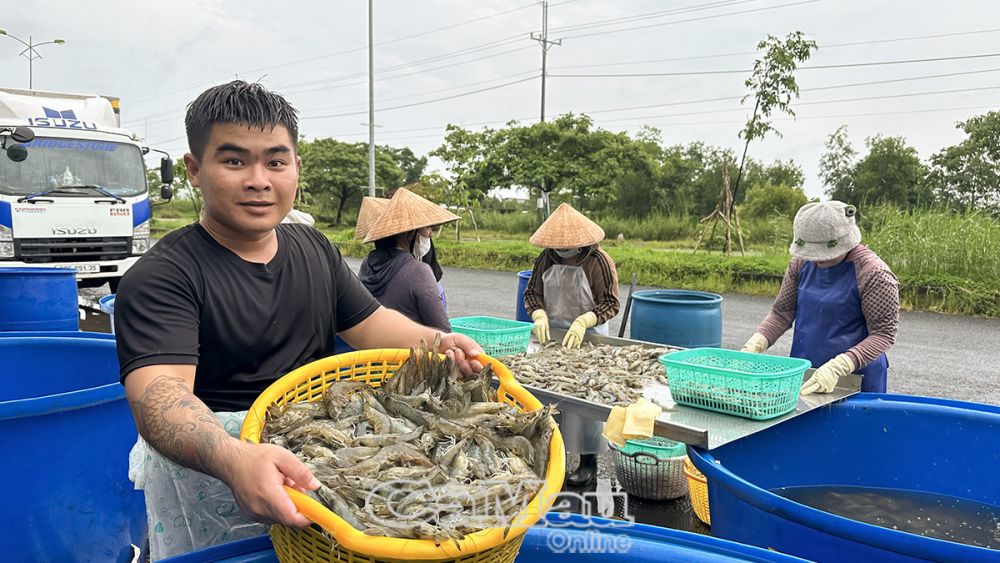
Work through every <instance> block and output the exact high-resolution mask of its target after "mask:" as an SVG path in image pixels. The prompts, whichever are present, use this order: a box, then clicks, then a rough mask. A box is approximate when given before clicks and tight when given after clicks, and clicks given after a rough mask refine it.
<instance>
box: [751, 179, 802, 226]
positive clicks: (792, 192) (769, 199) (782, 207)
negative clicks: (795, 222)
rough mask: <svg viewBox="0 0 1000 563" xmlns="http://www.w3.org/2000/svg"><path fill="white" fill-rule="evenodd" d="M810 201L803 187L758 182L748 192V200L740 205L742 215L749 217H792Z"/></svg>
mask: <svg viewBox="0 0 1000 563" xmlns="http://www.w3.org/2000/svg"><path fill="white" fill-rule="evenodd" d="M808 201H809V199H808V198H806V193H805V192H804V191H802V188H793V187H791V186H789V185H787V184H777V185H775V184H772V183H770V182H768V183H765V184H758V185H756V186H754V187H752V188H750V191H748V192H747V199H746V202H745V203H743V205H742V206H740V215H741V216H743V217H745V218H747V219H758V218H770V217H787V218H789V219H792V218H794V217H795V212H796V211H798V210H799V208H800V207H802V206H803V205H805V204H806V203H807V202H808Z"/></svg>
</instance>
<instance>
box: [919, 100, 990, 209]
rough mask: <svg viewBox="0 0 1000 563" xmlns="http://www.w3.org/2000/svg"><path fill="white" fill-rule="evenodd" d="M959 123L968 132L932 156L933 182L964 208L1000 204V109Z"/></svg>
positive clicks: (943, 194) (945, 197) (944, 195)
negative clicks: (958, 140) (953, 143)
mask: <svg viewBox="0 0 1000 563" xmlns="http://www.w3.org/2000/svg"><path fill="white" fill-rule="evenodd" d="M957 127H958V128H959V129H961V130H963V131H965V133H966V135H967V136H966V138H965V139H964V140H963V141H962V142H961V143H959V144H957V145H953V146H950V147H947V148H944V149H942V150H941V151H940V152H938V153H937V154H935V155H934V156H932V157H931V165H932V170H931V173H930V176H929V182H930V184H931V185H932V186H933V188H934V190H935V192H936V193H937V194H938V195H939V196H940V197H941V198H942V199H943V200H944V201H946V202H948V203H949V204H950V205H953V206H956V207H959V208H961V209H980V208H996V207H998V206H1000V111H992V112H989V113H987V114H984V115H977V116H975V117H972V118H970V119H968V120H966V121H963V122H960V123H959V124H958V125H957Z"/></svg>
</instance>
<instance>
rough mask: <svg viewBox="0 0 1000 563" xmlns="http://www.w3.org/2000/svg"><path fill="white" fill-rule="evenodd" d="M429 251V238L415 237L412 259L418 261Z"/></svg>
mask: <svg viewBox="0 0 1000 563" xmlns="http://www.w3.org/2000/svg"><path fill="white" fill-rule="evenodd" d="M430 251H431V237H425V236H422V235H417V238H416V239H415V240H414V241H413V257H414V258H416V259H417V260H420V259H421V258H423V257H424V256H426V255H427V253H428V252H430Z"/></svg>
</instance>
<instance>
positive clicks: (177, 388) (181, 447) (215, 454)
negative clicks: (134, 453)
mask: <svg viewBox="0 0 1000 563" xmlns="http://www.w3.org/2000/svg"><path fill="white" fill-rule="evenodd" d="M151 368H154V369H151ZM155 368H160V369H155ZM188 371H190V374H188V373H187V372H188ZM178 372H181V373H178ZM187 375H190V376H191V377H190V379H189V378H187V377H185V376H187ZM193 376H194V366H150V367H147V368H140V369H138V370H136V371H134V372H132V373H130V374H129V375H128V377H127V378H126V380H125V387H126V391H127V394H128V398H129V404H130V405H131V407H132V415H133V416H134V417H135V421H136V426H137V428H138V429H139V433H140V434H141V435H142V437H143V438H144V439H145V440H146V441H147V442H149V444H150V445H152V446H153V447H154V448H156V450H157V451H158V452H160V453H161V454H163V455H165V456H166V457H168V458H170V459H171V460H173V461H174V462H176V463H178V464H181V465H183V466H185V467H190V468H192V469H195V470H198V471H201V472H202V473H207V474H209V475H214V476H217V477H218V476H219V475H218V474H217V472H218V470H219V469H221V468H220V467H219V463H220V461H221V460H223V459H225V458H226V457H227V455H226V454H228V453H232V452H229V451H228V450H230V449H231V448H232V446H233V441H234V440H233V438H232V437H231V436H230V435H229V433H228V432H226V430H225V429H224V428H223V427H222V424H221V423H220V422H219V419H218V418H217V417H216V416H215V414H213V413H212V411H211V410H210V409H209V408H208V407H207V406H206V405H205V403H203V402H202V401H201V400H200V399H198V398H197V397H196V396H195V395H194V393H193V392H192V389H193V385H194V384H193V382H194V377H193ZM222 463H225V462H222Z"/></svg>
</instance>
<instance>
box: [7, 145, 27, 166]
mask: <svg viewBox="0 0 1000 563" xmlns="http://www.w3.org/2000/svg"><path fill="white" fill-rule="evenodd" d="M7 158H9V159H11V160H13V161H14V162H21V161H23V160H24V159H26V158H28V149H27V148H25V146H24V145H11V146H9V147H7Z"/></svg>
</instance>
